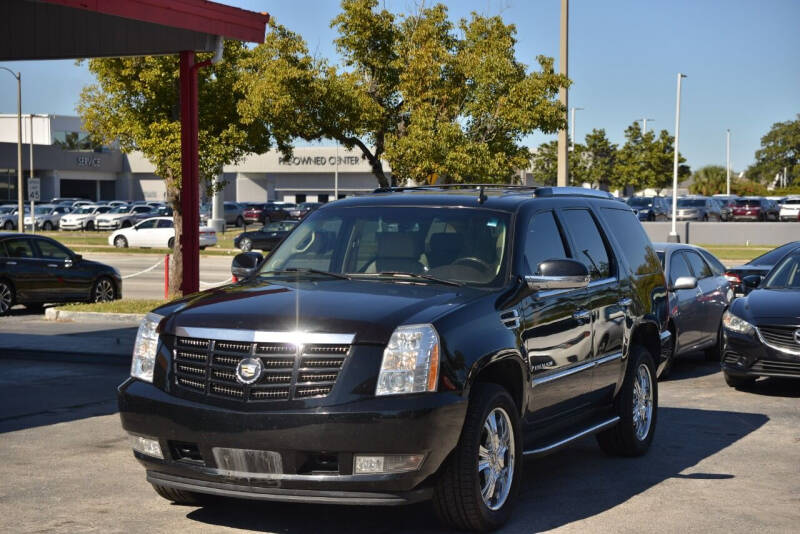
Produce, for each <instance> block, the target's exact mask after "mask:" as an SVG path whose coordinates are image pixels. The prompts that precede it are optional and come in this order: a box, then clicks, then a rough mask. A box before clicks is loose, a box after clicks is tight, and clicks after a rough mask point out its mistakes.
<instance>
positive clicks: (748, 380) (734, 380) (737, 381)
mask: <svg viewBox="0 0 800 534" xmlns="http://www.w3.org/2000/svg"><path fill="white" fill-rule="evenodd" d="M722 376H724V377H725V383H726V384H728V385H729V386H730V387H732V388H736V389H740V388H744V387H748V386H752V385H753V383H754V382H755V381H756V377H755V376H736V375H732V374H729V373H728V371H725V370H724V369H723V370H722Z"/></svg>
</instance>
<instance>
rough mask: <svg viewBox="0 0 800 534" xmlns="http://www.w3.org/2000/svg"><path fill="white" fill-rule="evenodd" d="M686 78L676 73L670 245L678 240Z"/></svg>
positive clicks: (668, 239) (668, 238)
mask: <svg viewBox="0 0 800 534" xmlns="http://www.w3.org/2000/svg"><path fill="white" fill-rule="evenodd" d="M682 78H686V75H685V74H681V73H680V72H679V73H678V97H677V100H676V102H675V158H674V159H673V163H672V231H671V232H670V233H669V236H668V237H667V241H669V242H670V243H678V242H679V241H680V238H679V237H678V232H677V230H676V229H675V222H676V219H677V218H678V144H679V141H680V135H681V79H682Z"/></svg>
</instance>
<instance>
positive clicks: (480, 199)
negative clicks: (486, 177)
mask: <svg viewBox="0 0 800 534" xmlns="http://www.w3.org/2000/svg"><path fill="white" fill-rule="evenodd" d="M487 198H488V197H487V196H486V192H485V191H484V190H483V186H482V185H481V186H478V204H483V203H484V202H486V199H487Z"/></svg>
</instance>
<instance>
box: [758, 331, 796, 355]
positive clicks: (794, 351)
mask: <svg viewBox="0 0 800 534" xmlns="http://www.w3.org/2000/svg"><path fill="white" fill-rule="evenodd" d="M755 329H756V334H758V339H759V340H761V343H763V344H764V345H766V346H768V347H769V348H771V349H772V350H777V351H780V352H783V353H786V354H791V355H792V356H800V350H792V349H787V348H786V347H779V346H778V345H773V344H772V343H768V342H767V340H766V339H764V336H762V335H761V330H760V329H759V328H758V327H757V326H756V327H755Z"/></svg>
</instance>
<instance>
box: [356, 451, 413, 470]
mask: <svg viewBox="0 0 800 534" xmlns="http://www.w3.org/2000/svg"><path fill="white" fill-rule="evenodd" d="M424 458H425V455H424V454H387V455H366V454H357V455H356V456H355V458H354V460H353V472H354V473H355V474H356V475H368V474H373V475H374V474H381V473H406V472H408V471H416V470H417V469H419V466H420V465H422V460H423V459H424Z"/></svg>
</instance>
